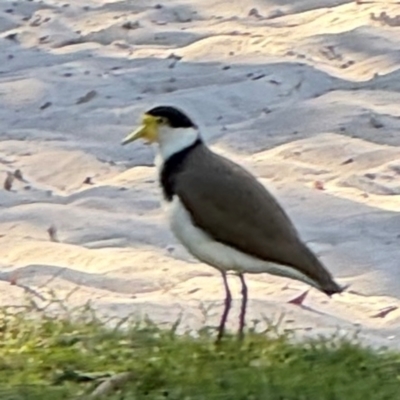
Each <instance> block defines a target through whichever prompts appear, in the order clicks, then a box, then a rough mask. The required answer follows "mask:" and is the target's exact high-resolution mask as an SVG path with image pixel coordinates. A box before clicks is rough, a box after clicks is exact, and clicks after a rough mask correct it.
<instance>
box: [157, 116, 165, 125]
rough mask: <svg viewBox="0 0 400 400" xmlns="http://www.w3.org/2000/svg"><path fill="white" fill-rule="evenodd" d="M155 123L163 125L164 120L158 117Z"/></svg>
mask: <svg viewBox="0 0 400 400" xmlns="http://www.w3.org/2000/svg"><path fill="white" fill-rule="evenodd" d="M157 122H158V123H159V124H165V118H163V117H158V118H157Z"/></svg>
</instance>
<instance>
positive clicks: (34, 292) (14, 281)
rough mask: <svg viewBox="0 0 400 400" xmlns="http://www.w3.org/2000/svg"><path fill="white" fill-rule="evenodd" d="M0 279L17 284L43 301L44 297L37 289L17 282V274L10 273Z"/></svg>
mask: <svg viewBox="0 0 400 400" xmlns="http://www.w3.org/2000/svg"><path fill="white" fill-rule="evenodd" d="M0 281H4V282H8V283H9V284H10V285H13V286H17V287H19V288H21V289H23V290H24V291H25V292H27V293H29V294H31V295H33V296H34V297H38V298H39V299H40V300H42V301H45V300H46V298H45V297H44V296H42V295H41V294H40V293H39V292H38V291H36V290H35V289H32V288H30V287H29V286H26V285H22V284H20V283H18V282H17V274H16V273H14V274H11V276H9V277H0Z"/></svg>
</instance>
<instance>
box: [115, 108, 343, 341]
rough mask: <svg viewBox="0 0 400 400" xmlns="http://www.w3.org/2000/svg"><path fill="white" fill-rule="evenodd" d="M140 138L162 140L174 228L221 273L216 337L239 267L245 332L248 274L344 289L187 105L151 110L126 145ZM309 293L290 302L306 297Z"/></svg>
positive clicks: (162, 171) (164, 184)
mask: <svg viewBox="0 0 400 400" xmlns="http://www.w3.org/2000/svg"><path fill="white" fill-rule="evenodd" d="M137 139H143V140H144V141H145V142H146V143H148V144H151V143H156V144H157V145H158V146H157V147H158V155H157V158H156V165H157V167H158V174H159V183H160V186H161V190H162V197H163V201H164V203H165V206H166V210H167V215H168V219H169V224H170V228H171V230H172V232H173V233H174V235H175V236H176V238H177V239H178V240H179V241H180V242H181V243H182V244H183V246H184V247H185V248H186V249H187V250H188V251H189V252H190V253H191V254H192V255H193V256H194V257H196V258H197V259H198V260H200V261H201V262H203V263H205V264H208V265H210V266H212V267H214V268H216V269H217V270H218V271H219V272H220V273H221V275H222V279H223V283H224V287H225V293H226V297H225V307H224V311H223V314H222V317H221V321H220V325H219V330H218V337H217V340H220V339H221V337H222V336H223V333H224V328H225V323H226V320H227V317H228V313H229V310H230V307H231V300H232V297H231V292H230V289H229V285H228V281H227V272H228V271H233V272H234V273H236V274H237V275H238V276H239V278H240V281H241V285H242V304H241V312H240V320H239V336H240V337H242V335H243V328H244V325H245V313H246V305H247V286H246V282H245V278H244V274H245V273H254V274H257V273H269V274H273V275H278V276H282V277H288V278H292V279H296V280H298V281H301V282H305V283H307V284H308V285H310V286H312V287H315V288H317V289H318V290H320V291H321V292H323V293H325V294H327V295H328V296H331V295H333V294H335V293H340V292H341V291H342V290H343V288H341V287H340V286H339V285H338V284H337V283H336V282H335V281H334V280H333V278H332V275H331V274H330V273H329V272H328V270H327V269H326V268H325V267H324V266H323V264H322V263H321V262H320V261H319V260H318V258H317V257H316V256H315V255H314V253H313V252H312V251H311V250H310V249H309V248H308V247H307V245H306V244H305V243H303V241H302V240H301V238H300V237H299V234H298V232H297V230H296V228H295V227H294V225H293V224H292V222H291V220H290V219H289V217H288V216H287V214H286V213H285V211H284V210H283V208H282V207H281V206H280V205H279V203H278V202H277V201H276V200H275V198H274V197H273V196H272V195H271V194H270V193H269V192H268V191H267V190H266V188H265V187H264V186H263V185H262V184H261V183H260V182H258V181H257V179H256V178H255V177H254V176H253V175H251V174H250V173H249V172H247V171H246V170H245V169H243V168H242V167H240V166H239V165H237V164H235V163H234V162H232V161H230V160H229V159H227V158H225V157H222V156H220V155H217V154H216V153H214V152H213V151H211V150H210V149H209V148H208V147H207V145H206V144H205V143H204V141H203V139H202V136H201V133H200V131H199V129H198V127H197V126H196V124H194V123H193V121H192V120H191V119H190V118H189V117H188V116H187V115H185V114H184V113H183V112H182V111H180V110H178V109H177V108H175V107H169V106H160V107H155V108H152V109H150V110H149V111H147V112H146V113H145V114H144V115H143V118H142V124H141V126H140V127H138V129H136V130H135V131H134V132H132V133H131V134H129V135H128V136H127V137H126V138H125V139H124V140H123V141H122V144H124V145H125V144H127V143H130V142H133V141H135V140H137ZM307 292H308V291H307ZM307 292H306V293H307ZM304 297H305V295H304V294H302V295H301V296H299V297H298V298H297V299H294V300H292V301H291V302H292V303H301V301H302V300H303V299H304Z"/></svg>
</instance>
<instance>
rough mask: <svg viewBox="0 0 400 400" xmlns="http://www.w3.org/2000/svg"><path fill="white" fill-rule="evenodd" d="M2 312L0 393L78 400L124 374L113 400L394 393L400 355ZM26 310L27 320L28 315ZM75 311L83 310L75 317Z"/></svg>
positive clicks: (399, 389) (345, 344)
mask: <svg viewBox="0 0 400 400" xmlns="http://www.w3.org/2000/svg"><path fill="white" fill-rule="evenodd" d="M6 311H7V310H6V309H3V310H2V311H1V310H0V399H1V400H11V399H12V400H17V399H18V400H19V399H29V400H31V399H32V400H39V399H40V400H58V399H83V398H89V397H87V395H88V394H90V393H91V392H92V391H93V390H94V389H95V388H96V387H97V386H98V385H99V384H100V383H101V381H102V380H103V379H105V378H107V377H109V376H112V375H114V374H117V373H120V372H125V371H130V372H131V373H132V378H131V379H130V380H129V381H128V382H127V383H125V384H124V385H123V386H122V388H121V389H120V390H119V391H113V392H112V393H110V394H109V395H107V396H106V397H105V398H106V399H112V400H117V399H118V400H122V399H126V400H128V399H130V400H142V399H143V400H144V399H147V400H148V399H154V400H161V399H169V400H213V399H218V400H368V399H371V400H395V399H399V398H400V355H399V354H397V353H391V352H389V351H387V350H386V351H383V350H382V351H380V352H377V351H373V350H371V349H367V348H364V347H362V346H361V345H359V344H357V343H356V342H351V341H345V340H341V339H338V338H336V339H335V338H332V339H329V340H326V339H325V340H324V339H320V340H314V341H308V342H303V343H301V344H299V343H297V344H294V342H293V340H290V337H288V336H277V335H269V334H268V332H267V333H264V334H256V333H254V332H249V333H248V334H247V335H246V339H245V340H244V342H243V343H241V344H239V342H238V341H237V339H236V337H234V336H230V337H227V338H226V339H225V340H224V342H223V343H221V345H220V346H218V347H216V346H215V345H214V343H213V337H212V335H210V334H209V333H207V331H204V332H200V333H199V335H198V337H197V338H194V337H192V336H189V335H177V334H176V333H175V328H176V327H173V328H171V329H168V330H166V329H161V328H158V327H157V326H155V325H154V324H152V323H151V322H142V323H140V324H139V323H137V324H132V325H131V326H130V327H128V328H125V329H121V328H114V329H111V328H106V327H105V326H104V324H103V323H101V322H100V321H99V320H98V319H96V318H95V317H94V316H93V315H91V316H90V318H88V315H89V314H88V313H86V314H85V317H84V318H78V319H77V318H75V319H74V321H72V320H71V319H69V318H65V317H62V318H61V317H59V318H54V317H49V316H46V315H45V313H40V312H39V313H37V312H33V311H31V312H29V313H27V311H26V310H25V311H24V312H20V313H18V314H15V313H12V314H10V313H8V312H6ZM28 316H29V318H28ZM82 316H83V314H82Z"/></svg>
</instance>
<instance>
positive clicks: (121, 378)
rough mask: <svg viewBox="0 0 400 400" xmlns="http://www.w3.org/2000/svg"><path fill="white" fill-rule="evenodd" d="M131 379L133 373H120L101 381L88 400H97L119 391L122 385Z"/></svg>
mask: <svg viewBox="0 0 400 400" xmlns="http://www.w3.org/2000/svg"><path fill="white" fill-rule="evenodd" d="M132 378H133V372H122V373H120V374H116V375H114V376H111V377H110V378H108V379H106V380H105V381H103V382H102V383H101V384H100V385H99V386H97V388H96V389H95V390H94V391H93V392H92V393H91V394H90V395H89V396H88V399H91V400H92V399H99V398H101V397H103V396H106V395H107V394H109V393H110V392H112V391H113V390H117V389H120V388H121V387H122V386H123V385H124V384H126V383H127V382H128V381H130V380H131V379H132Z"/></svg>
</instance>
